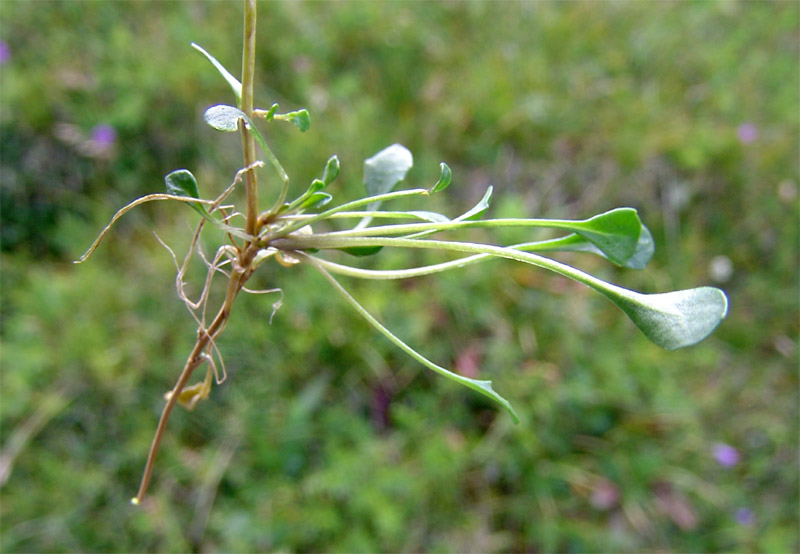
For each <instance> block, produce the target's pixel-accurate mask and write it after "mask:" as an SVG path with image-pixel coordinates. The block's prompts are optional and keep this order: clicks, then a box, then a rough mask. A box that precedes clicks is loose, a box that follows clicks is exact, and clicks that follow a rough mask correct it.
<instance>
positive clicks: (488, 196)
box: [453, 186, 494, 221]
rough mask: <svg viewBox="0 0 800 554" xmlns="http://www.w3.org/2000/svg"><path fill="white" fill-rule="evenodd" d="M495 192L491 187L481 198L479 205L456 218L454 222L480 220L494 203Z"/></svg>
mask: <svg viewBox="0 0 800 554" xmlns="http://www.w3.org/2000/svg"><path fill="white" fill-rule="evenodd" d="M493 192H494V187H491V186H490V187H489V188H488V189H486V192H485V193H484V194H483V198H481V199H480V200H479V201H478V203H477V204H475V205H474V206H473V207H472V208H470V209H469V211H467V212H466V213H464V214H463V215H460V216H459V217H457V218H455V219H454V220H453V221H466V220H469V219H480V217H481V216H482V215H483V213H484V212H485V211H486V210H488V209H489V205H490V204H491V203H492V193H493Z"/></svg>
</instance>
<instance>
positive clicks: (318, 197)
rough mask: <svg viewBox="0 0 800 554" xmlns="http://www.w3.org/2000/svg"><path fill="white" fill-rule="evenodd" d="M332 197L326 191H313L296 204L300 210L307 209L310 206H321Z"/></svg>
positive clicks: (310, 207)
mask: <svg viewBox="0 0 800 554" xmlns="http://www.w3.org/2000/svg"><path fill="white" fill-rule="evenodd" d="M332 198H333V197H332V196H331V195H330V194H328V193H327V192H313V193H311V194H309V195H308V197H307V198H306V199H305V200H303V202H301V203H300V205H299V206H298V209H300V210H309V209H312V208H321V207H322V206H324V205H326V204H327V203H328V202H330V201H331V199H332Z"/></svg>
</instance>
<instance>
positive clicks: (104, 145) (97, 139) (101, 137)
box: [92, 124, 117, 149]
mask: <svg viewBox="0 0 800 554" xmlns="http://www.w3.org/2000/svg"><path fill="white" fill-rule="evenodd" d="M116 140H117V132H116V131H115V130H114V127H112V126H111V125H107V124H101V125H95V127H94V129H92V142H93V143H95V144H96V145H97V146H98V147H99V148H101V149H108V148H111V147H112V146H114V142H115V141H116Z"/></svg>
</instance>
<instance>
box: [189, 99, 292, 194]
mask: <svg viewBox="0 0 800 554" xmlns="http://www.w3.org/2000/svg"><path fill="white" fill-rule="evenodd" d="M203 119H205V121H206V123H208V124H209V125H210V126H211V127H213V128H214V129H216V130H218V131H223V132H225V133H231V132H233V131H236V130H238V129H239V120H240V119H243V120H244V122H245V125H247V129H248V130H249V131H250V132H251V133H253V138H255V140H256V142H257V143H258V145H259V146H260V147H261V150H263V151H264V153H265V154H266V155H267V158H268V159H269V162H270V163H271V164H272V166H273V167H274V168H275V170H276V171H277V172H278V174H279V175H280V176H281V180H282V181H283V183H284V186H285V185H286V183H287V182H288V180H289V177H288V176H287V175H286V172H285V171H284V170H283V167H281V164H280V163H279V162H278V160H277V158H275V154H273V153H272V150H271V149H270V147H269V146H268V145H267V141H266V140H264V135H262V134H261V131H259V130H258V127H256V125H255V123H253V120H252V119H250V118H249V117H247V114H245V113H244V112H243V111H242V110H240V109H239V108H234V107H233V106H228V105H226V104H217V105H216V106H211V107H210V108H208V109H207V110H206V111H205V113H204V114H203Z"/></svg>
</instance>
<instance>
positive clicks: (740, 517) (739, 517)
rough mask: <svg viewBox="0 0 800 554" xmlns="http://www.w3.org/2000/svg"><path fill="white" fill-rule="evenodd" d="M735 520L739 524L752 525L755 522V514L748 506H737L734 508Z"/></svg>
mask: <svg viewBox="0 0 800 554" xmlns="http://www.w3.org/2000/svg"><path fill="white" fill-rule="evenodd" d="M736 522H737V523H738V524H739V525H753V524H754V523H755V522H756V514H754V513H753V510H751V509H750V508H739V509H738V510H736Z"/></svg>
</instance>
